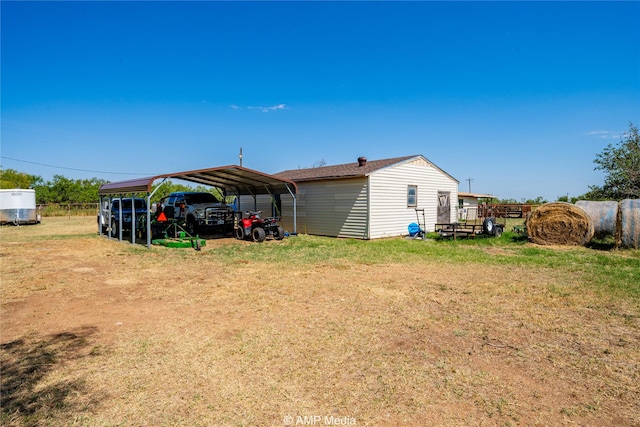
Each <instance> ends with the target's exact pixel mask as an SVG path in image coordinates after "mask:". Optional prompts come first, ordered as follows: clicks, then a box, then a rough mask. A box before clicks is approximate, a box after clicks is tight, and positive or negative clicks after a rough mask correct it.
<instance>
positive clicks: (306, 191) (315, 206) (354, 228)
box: [282, 178, 368, 239]
mask: <svg viewBox="0 0 640 427" xmlns="http://www.w3.org/2000/svg"><path fill="white" fill-rule="evenodd" d="M296 198H297V207H298V215H297V218H298V222H297V226H298V233H303V234H314V235H319V236H331V237H351V238H356V239H367V238H368V228H367V178H353V179H342V180H328V181H315V182H300V183H298V194H297V195H296ZM282 211H283V221H282V222H283V226H284V227H285V229H286V230H292V229H293V216H292V215H293V199H292V197H291V196H290V195H282Z"/></svg>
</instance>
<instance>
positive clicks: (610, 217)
mask: <svg viewBox="0 0 640 427" xmlns="http://www.w3.org/2000/svg"><path fill="white" fill-rule="evenodd" d="M576 206H579V207H580V208H582V210H584V211H585V212H586V213H587V215H589V218H591V221H593V230H594V236H595V237H598V238H602V237H607V236H613V237H615V238H616V241H619V240H620V239H619V234H620V233H619V230H620V226H619V222H620V209H619V208H618V207H619V203H618V202H613V201H607V202H594V201H590V200H578V201H577V202H576Z"/></svg>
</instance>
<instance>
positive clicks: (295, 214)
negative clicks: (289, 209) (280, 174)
mask: <svg viewBox="0 0 640 427" xmlns="http://www.w3.org/2000/svg"><path fill="white" fill-rule="evenodd" d="M285 186H286V187H287V190H289V194H291V197H293V235H294V236H295V235H297V234H298V199H296V195H295V194H294V193H293V191H291V188H289V184H285Z"/></svg>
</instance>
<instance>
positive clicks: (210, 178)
mask: <svg viewBox="0 0 640 427" xmlns="http://www.w3.org/2000/svg"><path fill="white" fill-rule="evenodd" d="M163 178H176V179H181V180H184V181H189V182H193V183H196V184H201V185H208V186H212V187H218V188H221V189H223V190H226V191H228V192H232V193H235V194H237V195H255V194H288V193H289V191H291V192H293V193H297V187H296V184H295V183H294V182H293V181H290V180H288V179H284V178H278V177H275V176H272V175H268V174H266V173H262V172H258V171H255V170H251V169H247V168H245V167H242V166H222V167H217V168H210V169H199V170H193V171H186V172H175V173H167V174H163V175H156V176H151V177H147V178H137V179H130V180H127V181H118V182H110V183H108V184H104V185H102V186H100V189H99V190H98V194H99V195H100V196H106V195H113V194H126V193H148V192H150V191H151V186H152V185H153V183H154V182H155V181H156V180H158V179H163Z"/></svg>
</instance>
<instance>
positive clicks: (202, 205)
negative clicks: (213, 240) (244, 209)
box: [161, 191, 234, 236]
mask: <svg viewBox="0 0 640 427" xmlns="http://www.w3.org/2000/svg"><path fill="white" fill-rule="evenodd" d="M161 204H162V207H163V208H166V207H173V217H172V218H171V219H173V220H177V221H179V222H183V223H184V224H185V227H186V230H187V232H188V233H189V234H191V235H192V236H195V235H197V234H199V233H203V234H214V233H220V234H230V233H232V232H233V223H234V213H233V208H232V207H230V206H229V205H227V204H225V203H223V202H222V201H220V200H218V199H216V198H215V196H214V195H213V194H211V193H206V192H195V191H194V192H189V191H181V192H176V193H171V194H169V195H168V196H167V197H165V198H164V199H162V202H161Z"/></svg>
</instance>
